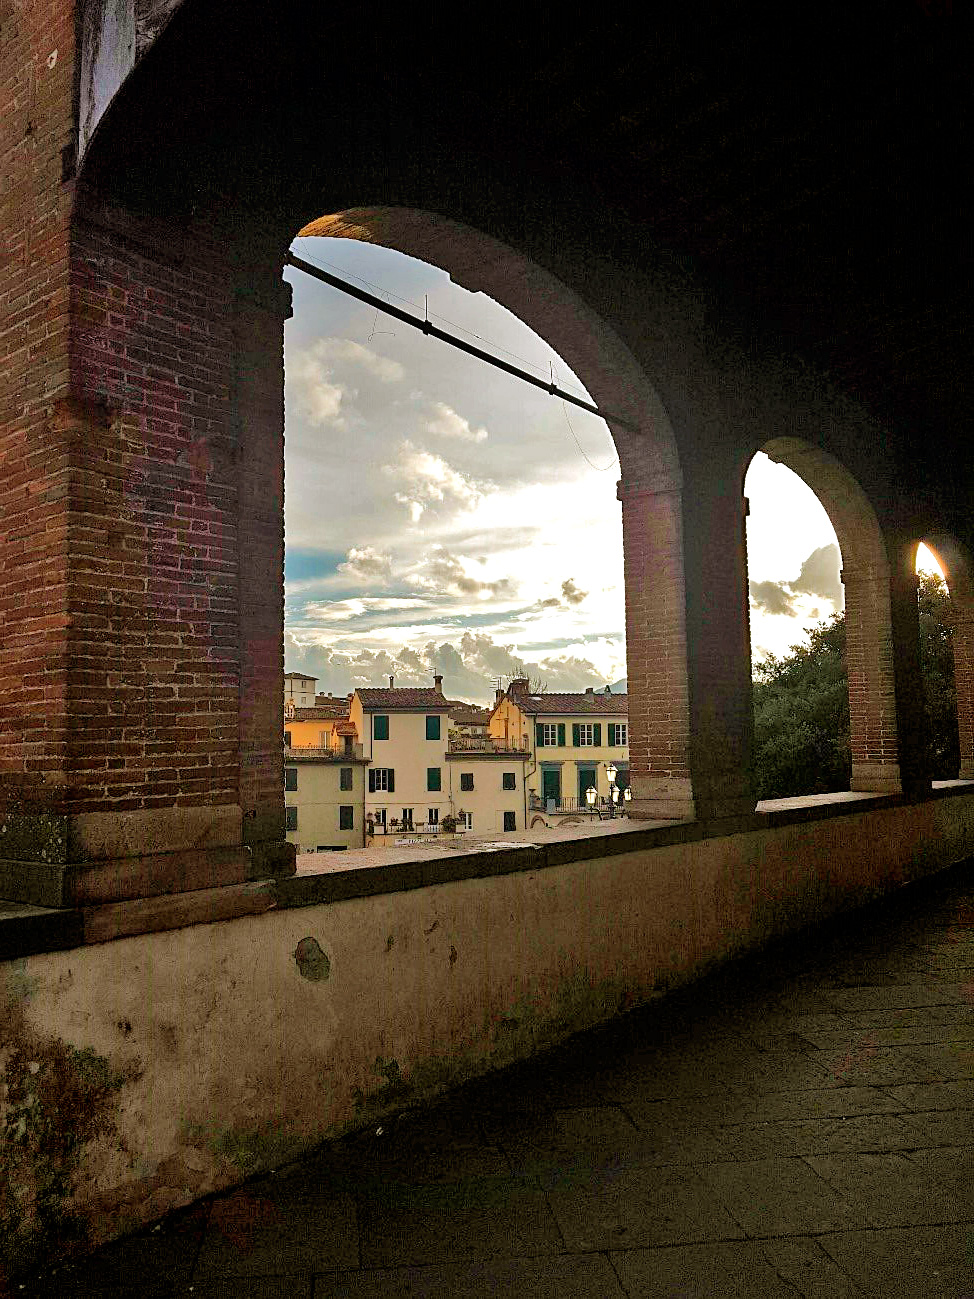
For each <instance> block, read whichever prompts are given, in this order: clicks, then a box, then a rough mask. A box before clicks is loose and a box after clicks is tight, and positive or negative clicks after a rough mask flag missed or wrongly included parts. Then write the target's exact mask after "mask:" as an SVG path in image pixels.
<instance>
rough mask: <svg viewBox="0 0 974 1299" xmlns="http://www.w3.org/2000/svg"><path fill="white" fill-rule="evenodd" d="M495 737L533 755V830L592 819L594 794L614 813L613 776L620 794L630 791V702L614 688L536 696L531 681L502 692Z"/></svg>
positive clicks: (493, 719)
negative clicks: (566, 818) (590, 793)
mask: <svg viewBox="0 0 974 1299" xmlns="http://www.w3.org/2000/svg"><path fill="white" fill-rule="evenodd" d="M488 733H489V735H490V737H491V738H492V739H493V740H495V741H496V742H498V743H505V744H520V745H522V746H523V747H524V748H525V749H527V750H528V751H529V753H530V758H529V760H528V762H527V769H526V782H527V791H528V813H529V816H528V827H527V828H529V829H530V828H531V827H532V826H533V825H539V824H550V820H549V818H550V817H552V816H555V817H558V816H562V815H565V814H568V813H570V814H575V815H578V814H590V813H591V805H590V804H589V802H588V800H587V798H586V791H587V790H588V789H589V788H594V789H595V791H596V807H597V808H602V809H607V808H608V806H609V799H610V796H611V784H610V781H609V779H608V776H609V773H610V768H614V769H615V773H616V777H615V785H616V788H617V789H618V790H620V794H621V791H624V790H625V789H626V788H628V785H629V700H628V696H627V695H622V694H618V695H614V694H612V692H611V691H610V690H609V688H608V687H606V689H605V690H601V691H594V690H587V691H585V693H584V694H547V693H544V692H540V693H538V694H531V693H530V690H529V687H528V682H527V681H526V680H525V679H523V678H521V679H518V680H515V681H512V682H511V683H510V685H509V686H508V688H507V690H506V691H504V692H498V698H497V701H496V703H495V705H494V708H493V711H492V712H491V716H490V722H489V724H488ZM619 807H620V810H621V808H622V799H621V797H620V803H619Z"/></svg>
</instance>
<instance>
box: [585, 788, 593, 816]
mask: <svg viewBox="0 0 974 1299" xmlns="http://www.w3.org/2000/svg"><path fill="white" fill-rule="evenodd" d="M585 802H586V803H588V810H589V811H590V812H594V811H595V786H594V785H589V787H588V788H587V789H586V791H585Z"/></svg>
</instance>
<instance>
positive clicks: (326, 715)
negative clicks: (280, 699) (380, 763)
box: [284, 695, 361, 757]
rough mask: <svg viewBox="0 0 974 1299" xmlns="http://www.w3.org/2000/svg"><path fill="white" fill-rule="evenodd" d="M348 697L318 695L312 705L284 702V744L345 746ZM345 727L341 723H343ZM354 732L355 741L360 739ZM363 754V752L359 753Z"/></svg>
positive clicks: (340, 747) (298, 746)
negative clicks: (336, 697) (335, 697)
mask: <svg viewBox="0 0 974 1299" xmlns="http://www.w3.org/2000/svg"><path fill="white" fill-rule="evenodd" d="M349 702H350V700H349V699H345V698H339V699H332V698H330V697H328V698H326V697H324V696H322V695H319V696H318V701H317V703H315V704H314V706H313V707H309V708H299V707H296V706H295V705H294V704H291V703H287V702H285V705H284V743H285V745H286V746H287V747H288V748H291V749H310V748H314V749H344V748H345V747H346V746H345V739H346V737H347V735H348V734H349V730H348V725H347V723H348V708H349ZM343 722H344V723H345V724H346V725H345V726H342V725H341V724H342V723H343ZM358 738H359V737H358V734H355V735H353V743H357V742H358ZM359 756H360V757H361V753H360V754H359Z"/></svg>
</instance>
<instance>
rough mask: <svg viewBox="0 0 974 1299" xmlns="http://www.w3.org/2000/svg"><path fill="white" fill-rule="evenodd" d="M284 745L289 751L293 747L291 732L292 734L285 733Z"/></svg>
mask: <svg viewBox="0 0 974 1299" xmlns="http://www.w3.org/2000/svg"><path fill="white" fill-rule="evenodd" d="M284 744H285V747H286V748H288V749H289V748H290V747H291V732H290V731H285V732H284Z"/></svg>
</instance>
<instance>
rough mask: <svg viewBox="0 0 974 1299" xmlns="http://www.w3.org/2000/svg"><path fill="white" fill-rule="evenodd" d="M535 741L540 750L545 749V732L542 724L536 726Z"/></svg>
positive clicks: (536, 723)
mask: <svg viewBox="0 0 974 1299" xmlns="http://www.w3.org/2000/svg"><path fill="white" fill-rule="evenodd" d="M534 740H535V743H536V744H537V746H538V748H539V749H541V748H543V747H544V730H543V728H542V726H541V723H540V722H535V724H534Z"/></svg>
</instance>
